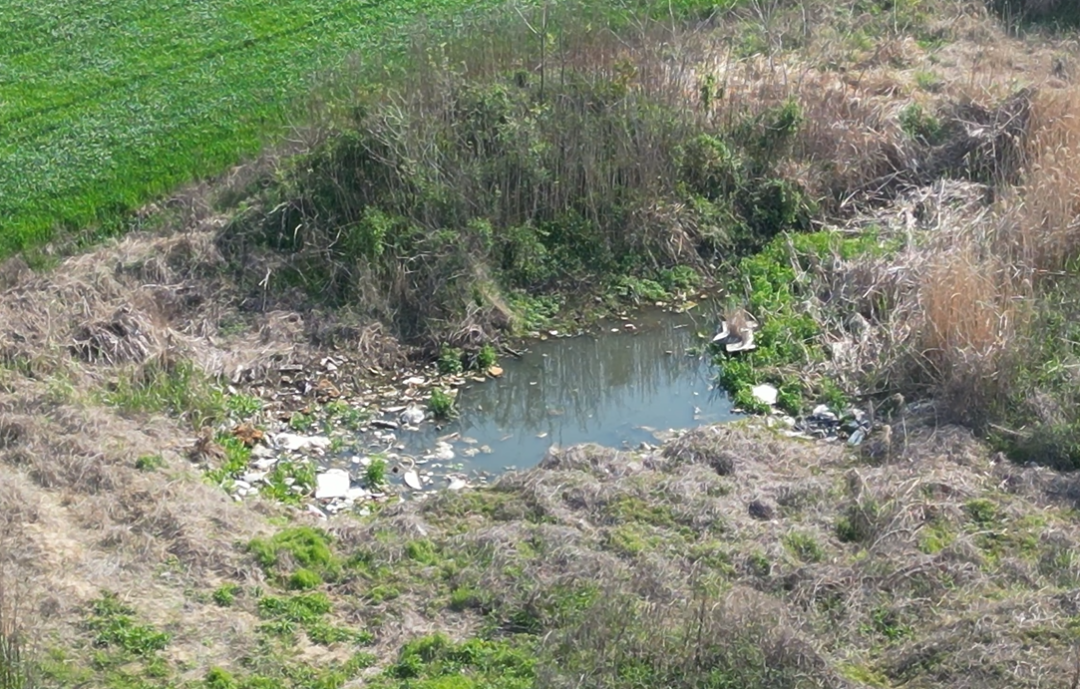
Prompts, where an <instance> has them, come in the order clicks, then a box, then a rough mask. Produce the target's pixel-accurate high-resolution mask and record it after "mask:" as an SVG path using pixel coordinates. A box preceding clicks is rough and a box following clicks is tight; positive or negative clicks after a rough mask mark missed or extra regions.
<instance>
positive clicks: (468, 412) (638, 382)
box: [396, 310, 735, 487]
mask: <svg viewBox="0 0 1080 689" xmlns="http://www.w3.org/2000/svg"><path fill="white" fill-rule="evenodd" d="M713 325H714V323H713V322H712V319H711V318H708V317H705V316H703V315H701V314H697V315H695V314H694V313H693V312H691V313H687V314H675V313H666V312H663V311H659V310H656V311H650V312H645V313H643V314H638V315H637V316H636V317H635V318H634V320H633V321H632V322H631V326H632V328H630V327H627V326H626V323H624V322H623V321H611V322H605V323H602V324H600V326H599V327H597V328H595V329H593V331H592V332H590V333H589V334H584V335H579V336H576V337H565V338H564V337H555V338H551V339H548V340H546V341H538V342H534V343H533V344H531V345H530V347H529V349H528V351H526V352H525V353H524V354H523V356H521V357H520V358H506V359H504V360H502V361H500V366H501V367H502V368H503V370H504V373H503V375H502V377H501V378H498V379H495V380H489V381H487V382H484V383H470V384H469V385H467V386H466V387H464V388H463V389H462V390H461V392H460V396H459V398H458V409H459V412H460V416H459V417H458V418H457V419H456V420H454V421H453V422H450V423H448V424H446V425H444V426H442V427H441V428H437V427H435V426H434V425H433V424H431V423H430V422H428V423H424V424H423V425H422V426H421V428H420V430H418V431H408V430H401V431H399V432H397V433H396V436H397V439H398V442H399V443H400V444H403V445H404V449H399V450H398V452H399V454H401V455H403V456H411V457H416V458H419V459H420V462H421V466H420V467H418V468H419V469H421V471H430V472H431V473H433V474H435V475H436V476H438V475H439V474H444V473H447V471H448V470H451V469H453V470H455V471H456V472H460V473H463V474H474V475H475V474H478V473H486V474H489V475H493V474H498V473H500V472H502V471H505V470H507V469H511V468H527V467H530V466H534V465H536V464H537V463H539V462H540V460H541V459H542V458H543V456H544V454H545V453H546V452H547V450H548V449H549V448H550V447H551V446H552V445H558V446H564V447H565V446H569V445H573V444H577V443H584V442H596V443H600V444H603V445H608V446H611V447H617V448H618V447H636V446H638V445H640V443H642V442H654V441H655V435H654V433H655V432H658V431H664V430H668V429H678V428H687V427H692V426H697V425H700V424H704V423H714V422H717V421H725V420H730V419H733V418H735V415H734V414H732V413H731V403H730V401H729V400H728V398H727V396H726V395H725V394H724V393H723V391H721V390H719V389H717V388H716V384H715V380H714V378H715V369H714V368H713V366H712V365H711V364H710V363H709V361H708V357H707V356H703V355H701V354H700V353H699V352H698V353H695V348H696V349H697V350H700V348H701V346H702V344H703V342H704V340H702V339H701V338H700V337H699V336H698V333H701V334H705V333H708V332H710V328H712V327H713ZM440 440H441V441H442V442H444V443H447V444H449V445H450V446H451V447H452V448H453V451H454V455H455V456H454V458H453V459H445V458H442V459H435V458H432V459H428V460H427V461H426V462H425V461H424V460H423V457H424V456H425V455H430V454H431V451H432V449H433V448H435V447H436V446H437V444H438V443H439V442H440ZM399 447H400V446H399ZM442 485H445V483H444V482H441V481H438V480H434V481H432V487H440V486H442Z"/></svg>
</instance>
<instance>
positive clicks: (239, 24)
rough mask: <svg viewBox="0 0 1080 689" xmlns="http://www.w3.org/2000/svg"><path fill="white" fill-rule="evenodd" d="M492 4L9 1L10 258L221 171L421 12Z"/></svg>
mask: <svg viewBox="0 0 1080 689" xmlns="http://www.w3.org/2000/svg"><path fill="white" fill-rule="evenodd" d="M483 4H489V5H491V4H495V1H494V0H156V1H155V2H148V1H147V0H6V1H5V2H3V3H0V37H2V39H3V40H0V256H3V255H8V254H10V253H12V252H14V251H18V250H20V249H24V248H26V247H30V246H34V245H37V244H40V243H42V242H44V241H47V240H48V239H49V238H50V237H52V236H53V235H54V233H55V232H56V230H58V229H78V228H83V227H86V226H88V225H93V224H94V223H105V224H108V223H114V222H115V221H116V220H117V218H118V217H119V216H120V215H121V213H122V212H123V211H125V210H129V209H132V208H134V207H137V206H138V205H140V204H142V203H144V202H145V201H146V200H147V199H149V198H151V197H152V196H154V195H156V194H161V193H164V192H166V191H169V190H171V189H173V188H175V187H176V186H177V185H178V184H181V183H183V182H186V181H189V180H191V179H193V178H195V177H198V176H200V175H207V174H214V173H217V172H220V171H221V170H222V169H224V168H225V167H226V166H228V165H229V164H231V163H233V162H236V161H237V160H239V159H240V158H241V157H242V156H244V155H248V154H252V153H255V152H257V151H258V150H259V148H260V147H261V146H263V145H264V144H265V142H266V137H267V136H268V135H269V136H272V135H274V134H275V133H278V132H281V131H282V125H283V124H284V123H285V122H287V121H288V117H287V114H288V111H289V110H288V109H289V104H290V103H291V102H295V101H296V100H297V98H298V97H302V96H303V95H304V94H305V93H306V92H307V90H308V89H309V88H310V85H311V84H312V83H313V82H314V79H315V78H316V77H317V76H318V75H322V74H325V73H327V72H328V71H329V70H332V69H333V68H335V66H338V65H340V64H341V63H342V61H343V60H345V59H346V58H348V57H349V56H350V55H358V56H360V58H361V59H363V57H364V55H365V54H369V53H371V52H375V51H383V50H385V49H386V48H387V47H388V45H392V44H394V43H395V42H397V43H400V41H401V39H402V38H403V37H404V36H405V35H406V33H407V32H406V31H405V28H406V27H408V26H409V24H410V23H411V22H414V21H415V19H416V18H417V17H418V16H421V15H423V16H448V15H449V14H450V13H452V12H454V13H456V12H460V11H461V10H463V9H465V8H466V7H468V8H475V7H477V6H478V5H483Z"/></svg>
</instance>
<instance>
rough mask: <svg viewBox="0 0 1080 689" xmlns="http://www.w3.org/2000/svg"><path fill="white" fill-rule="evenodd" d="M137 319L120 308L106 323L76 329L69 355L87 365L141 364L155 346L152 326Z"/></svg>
mask: <svg viewBox="0 0 1080 689" xmlns="http://www.w3.org/2000/svg"><path fill="white" fill-rule="evenodd" d="M140 316H141V314H138V313H137V312H133V310H132V309H131V308H130V307H128V306H124V307H121V308H120V309H118V310H117V311H116V312H115V313H113V315H112V317H110V318H109V319H108V320H104V321H95V322H93V323H88V324H86V325H82V326H79V327H78V328H76V330H75V336H74V339H75V343H74V344H73V345H72V351H73V353H75V354H76V355H77V356H79V357H81V358H82V359H83V360H85V361H88V362H90V363H107V364H119V363H126V362H136V363H138V362H142V361H143V360H145V359H146V358H147V357H148V356H149V355H150V352H151V350H152V349H154V348H155V346H156V343H155V342H154V340H153V339H152V338H153V329H152V327H151V326H150V325H149V324H148V323H147V322H146V320H145V319H144V318H141V317H140Z"/></svg>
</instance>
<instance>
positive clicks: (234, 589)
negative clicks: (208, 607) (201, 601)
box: [210, 584, 240, 608]
mask: <svg viewBox="0 0 1080 689" xmlns="http://www.w3.org/2000/svg"><path fill="white" fill-rule="evenodd" d="M238 593H240V587H239V586H237V585H236V584H224V585H222V586H219V587H218V588H216V589H214V592H213V593H211V594H210V599H211V600H213V601H214V603H215V604H217V605H218V606H219V607H222V608H227V607H229V606H231V605H232V604H233V603H234V602H235V601H236V595H237V594H238Z"/></svg>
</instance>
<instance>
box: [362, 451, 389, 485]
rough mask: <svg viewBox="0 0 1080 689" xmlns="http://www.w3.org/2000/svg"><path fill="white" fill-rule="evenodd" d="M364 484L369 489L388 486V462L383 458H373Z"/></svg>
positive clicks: (365, 474) (366, 472) (365, 475)
mask: <svg viewBox="0 0 1080 689" xmlns="http://www.w3.org/2000/svg"><path fill="white" fill-rule="evenodd" d="M364 483H366V484H367V487H368V488H379V487H381V486H383V485H385V484H386V460H385V459H383V458H382V457H372V458H371V464H368V467H367V470H366V471H365V472H364Z"/></svg>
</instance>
